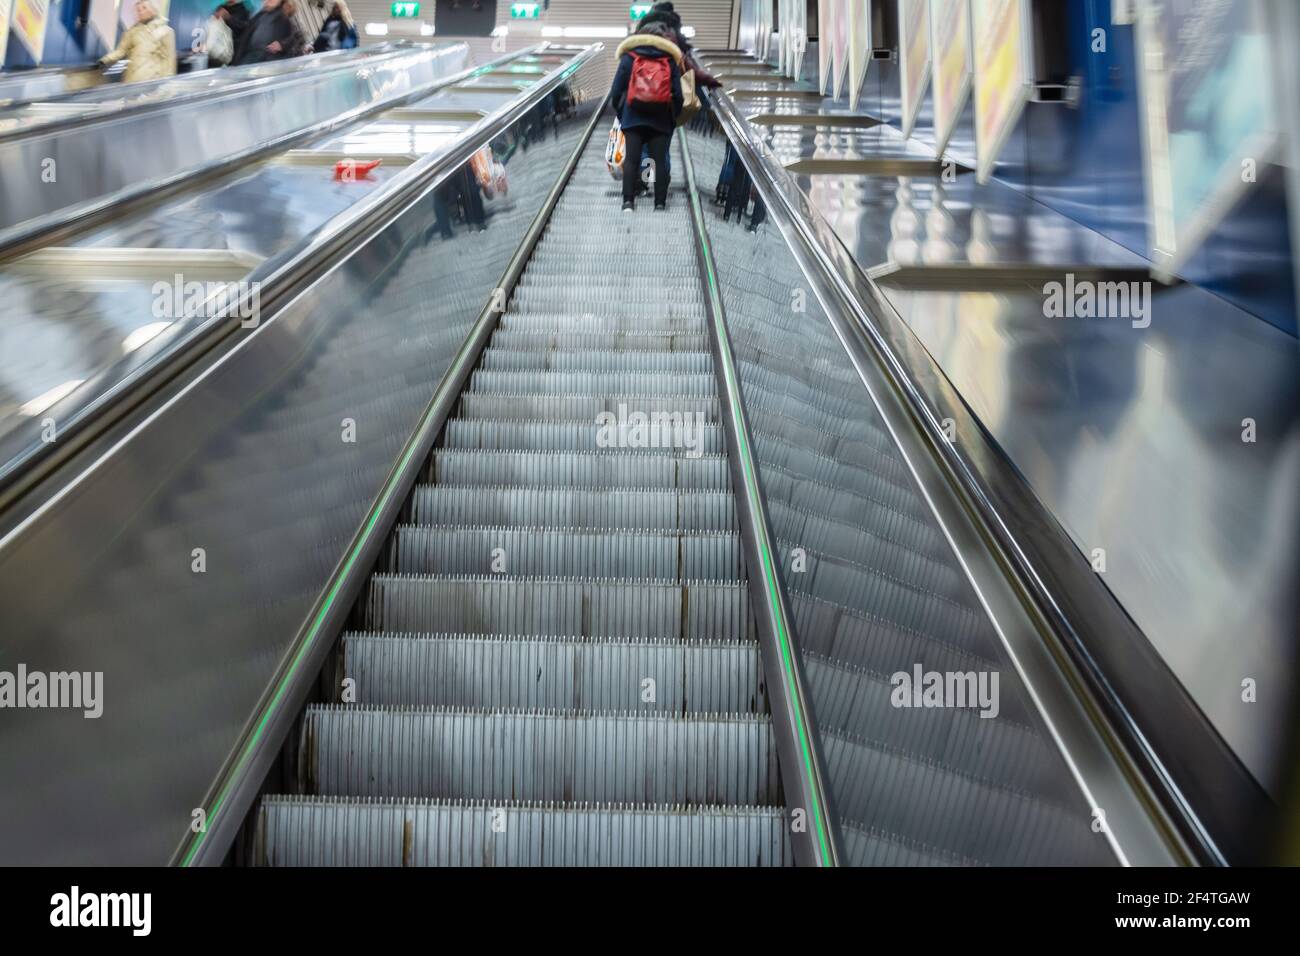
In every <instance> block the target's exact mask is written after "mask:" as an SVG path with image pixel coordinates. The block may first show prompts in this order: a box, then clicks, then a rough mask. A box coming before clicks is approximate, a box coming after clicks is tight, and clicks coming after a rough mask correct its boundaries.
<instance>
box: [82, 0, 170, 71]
mask: <svg viewBox="0 0 1300 956" xmlns="http://www.w3.org/2000/svg"><path fill="white" fill-rule="evenodd" d="M135 17H136V23H135V26H133V27H131V29H129V30H127V31H126V32H125V33H123V34H122V39H121V40H120V41H119V42H118V44H117V49H115V50H114V51H113V52H112V53H109V54H108V55H107V56H105V57H102V58H101V59H100V61H99V64H100V66H112V65H113V64H114V63H116V62H117V61H118V60H127V61H128V62H127V64H126V70H125V71H124V72H123V73H122V82H123V83H136V82H139V81H140V80H156V79H158V78H160V77H164V76H174V75H175V74H176V34H175V32H173V30H172V28H171V27H170V26H168V25H167V19H166V17H160V16H158V11H157V10H155V9H154V8H153V4H152V3H150V2H149V0H136V4H135Z"/></svg>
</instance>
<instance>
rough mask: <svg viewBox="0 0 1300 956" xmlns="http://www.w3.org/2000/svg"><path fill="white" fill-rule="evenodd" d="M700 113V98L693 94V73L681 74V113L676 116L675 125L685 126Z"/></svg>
mask: <svg viewBox="0 0 1300 956" xmlns="http://www.w3.org/2000/svg"><path fill="white" fill-rule="evenodd" d="M699 111H700V97H699V95H698V94H697V93H696V92H695V71H694V70H687V71H686V72H685V73H683V74H682V111H681V112H680V113H678V114H677V125H678V126H685V125H686V124H687V123H689V122H690V121H691V120H693V119H695V114H696V113H698V112H699Z"/></svg>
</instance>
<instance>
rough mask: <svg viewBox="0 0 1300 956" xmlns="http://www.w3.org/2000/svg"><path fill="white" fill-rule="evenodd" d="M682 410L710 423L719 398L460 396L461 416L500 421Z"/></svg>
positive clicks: (570, 419) (715, 416)
mask: <svg viewBox="0 0 1300 956" xmlns="http://www.w3.org/2000/svg"><path fill="white" fill-rule="evenodd" d="M633 409H635V410H636V411H639V412H642V413H643V414H646V415H654V414H656V413H665V412H667V413H674V412H676V413H680V414H683V415H685V414H687V413H690V414H691V415H703V416H704V421H705V423H706V424H715V423H716V422H717V421H718V416H719V414H720V409H719V407H718V400H717V399H716V398H708V397H704V396H687V395H542V394H538V395H489V394H486V393H483V392H465V393H463V394H462V395H461V397H460V412H459V416H458V417H459V418H461V419H462V420H471V419H497V420H500V421H563V422H594V421H596V416H597V415H599V414H601V413H602V412H608V413H610V414H611V415H616V416H617V415H623V414H625V413H626V414H630V413H631V411H632V410H633Z"/></svg>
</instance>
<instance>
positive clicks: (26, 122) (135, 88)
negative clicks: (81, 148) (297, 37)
mask: <svg viewBox="0 0 1300 956" xmlns="http://www.w3.org/2000/svg"><path fill="white" fill-rule="evenodd" d="M392 52H393V48H392V47H390V46H388V45H387V44H385V45H382V46H376V47H367V48H366V49H365V50H364V51H363V50H361V49H354V50H331V51H328V52H326V53H320V54H316V55H313V56H299V57H292V58H290V59H287V60H272V61H270V62H267V63H255V64H250V65H248V66H236V67H222V68H221V69H212V70H198V71H196V72H193V73H178V74H176V75H175V76H168V77H163V78H161V79H157V80H145V81H142V82H139V83H104V84H98V83H96V84H93V85H88V86H86V87H85V88H77V87H75V86H73V85H72V83H71V82H70V79H71V75H70V76H69V77H65V78H64V79H63V81H62V82H61V83H60V84H59V89H57V90H52V91H50V92H49V93H46V94H44V95H41V94H37V93H34V94H33V95H30V96H29V97H28V98H27V99H26V100H25V101H23V102H11V103H9V104H8V105H0V134H10V133H14V132H16V131H18V130H30V129H32V128H33V127H37V126H40V125H41V124H42V123H49V122H53V121H55V120H57V119H60V118H62V117H63V116H79V115H89V114H94V115H97V116H98V115H103V114H108V113H112V112H116V111H118V110H123V109H130V108H132V107H139V106H145V105H148V104H156V103H162V102H166V101H168V100H173V99H176V98H178V97H181V96H194V95H201V94H203V93H208V92H212V91H216V90H222V89H227V88H229V87H231V86H234V85H236V84H238V83H246V82H249V81H251V80H258V79H264V78H266V77H274V76H287V75H289V74H293V73H308V72H310V73H312V74H320V73H322V72H324V71H327V70H330V69H333V68H335V67H338V66H342V65H344V64H347V63H350V62H356V61H358V60H361V59H363V58H370V59H373V58H375V57H378V56H380V55H384V54H391V53H392ZM84 72H91V71H90V70H87V71H84ZM72 75H75V74H72ZM15 99H17V98H16V97H15Z"/></svg>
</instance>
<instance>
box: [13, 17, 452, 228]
mask: <svg viewBox="0 0 1300 956" xmlns="http://www.w3.org/2000/svg"><path fill="white" fill-rule="evenodd" d="M466 56H467V47H466V46H465V45H464V44H463V43H460V44H451V45H445V46H441V47H423V48H420V49H413V50H410V51H403V52H399V53H394V54H391V55H388V56H382V57H378V58H375V59H373V60H362V61H360V62H359V63H356V64H355V65H353V64H349V63H343V64H340V65H339V66H337V67H335V68H332V69H329V70H326V71H325V72H323V73H321V74H320V75H317V71H312V70H308V71H305V72H304V73H302V74H291V75H290V76H287V77H275V78H270V79H265V80H260V81H252V82H251V83H250V84H248V85H244V84H238V85H236V86H233V87H231V88H230V89H229V90H227V91H225V92H220V93H216V94H213V95H211V96H208V97H205V98H204V100H203V121H202V122H196V121H195V116H194V112H193V110H192V108H191V106H190V104H188V101H187V100H185V99H184V98H181V99H178V100H175V101H174V102H171V103H167V102H166V101H164V103H163V104H162V105H160V106H159V107H158V108H142V109H133V110H127V111H125V112H123V113H121V114H120V115H116V116H115V115H112V114H110V115H109V116H107V117H104V118H101V119H94V120H91V119H83V120H82V121H81V122H79V123H77V124H74V125H63V124H55V125H51V126H50V127H49V128H48V129H36V130H33V131H32V132H31V133H30V134H27V135H19V136H14V137H6V138H2V139H0V164H2V165H3V167H4V169H5V170H6V173H5V176H4V179H3V180H0V200H2V201H0V246H3V245H5V244H7V243H10V242H14V241H15V240H16V239H17V237H19V236H21V235H26V234H29V233H30V232H31V231H32V230H33V229H34V228H37V227H38V226H39V224H40V223H41V222H42V221H43V220H42V217H46V218H48V219H50V220H53V219H55V218H58V219H60V221H62V220H64V219H66V218H67V217H68V216H69V215H70V211H73V212H75V211H77V210H81V209H83V208H85V209H88V208H90V207H91V206H92V204H93V203H94V202H96V201H102V200H103V199H104V198H105V197H109V196H114V195H116V194H118V193H119V192H121V191H125V190H128V189H131V188H136V189H139V188H141V186H142V184H149V183H151V182H155V181H157V182H161V181H164V180H166V179H168V178H175V177H178V176H183V175H185V174H186V173H190V174H193V173H195V172H197V171H198V170H199V169H201V168H202V167H204V166H205V165H207V164H212V163H215V162H219V161H220V160H222V159H224V158H228V157H232V156H237V155H239V154H240V153H241V152H242V151H245V150H250V149H252V148H254V147H256V146H258V145H260V144H264V143H267V142H270V141H273V140H276V139H278V138H280V137H286V136H289V135H291V134H293V133H295V132H298V131H302V130H305V129H308V128H310V127H312V126H314V125H316V124H318V123H323V122H326V121H330V120H333V119H335V118H337V117H340V116H342V115H344V114H347V113H348V112H349V111H353V110H361V109H364V108H365V107H367V106H373V105H374V104H376V103H379V102H382V101H384V100H389V99H396V98H398V97H400V96H402V95H405V94H410V93H413V92H416V91H418V90H419V89H420V88H421V87H422V86H425V85H428V84H431V83H433V82H435V81H437V80H438V79H440V78H442V77H446V76H449V75H452V74H454V73H456V72H458V71H459V70H461V69H462V68H463V66H464V64H465V59H466ZM133 143H142V144H144V143H147V144H148V148H147V149H136V148H132V147H131V145H130V144H133Z"/></svg>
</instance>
